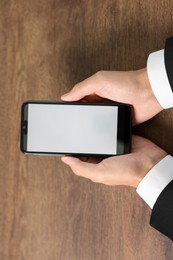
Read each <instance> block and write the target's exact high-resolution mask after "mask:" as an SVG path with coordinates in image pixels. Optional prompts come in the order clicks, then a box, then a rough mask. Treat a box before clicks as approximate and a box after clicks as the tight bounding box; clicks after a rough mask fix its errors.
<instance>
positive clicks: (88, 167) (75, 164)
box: [61, 156, 97, 179]
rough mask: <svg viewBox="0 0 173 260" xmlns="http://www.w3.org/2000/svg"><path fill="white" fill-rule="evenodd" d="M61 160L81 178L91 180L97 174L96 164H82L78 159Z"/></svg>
mask: <svg viewBox="0 0 173 260" xmlns="http://www.w3.org/2000/svg"><path fill="white" fill-rule="evenodd" d="M61 160H62V161H63V162H64V163H65V164H67V165H68V166H70V168H71V169H72V171H73V172H74V173H75V174H76V175H78V176H81V177H85V178H88V179H93V178H95V177H96V174H97V164H92V163H88V162H83V161H81V160H79V159H78V158H74V157H66V156H65V157H61Z"/></svg>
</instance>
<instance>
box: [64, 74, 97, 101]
mask: <svg viewBox="0 0 173 260" xmlns="http://www.w3.org/2000/svg"><path fill="white" fill-rule="evenodd" d="M100 89H101V84H100V81H99V80H98V77H97V73H96V74H94V75H93V76H91V77H89V78H87V79H85V80H83V81H82V82H80V83H78V84H76V85H75V86H74V87H73V88H72V90H71V91H70V92H68V93H66V94H65V95H63V96H61V99H62V100H64V101H77V100H80V99H82V98H84V97H85V96H89V95H93V94H97V92H98V91H99V90H100Z"/></svg>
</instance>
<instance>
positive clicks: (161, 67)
mask: <svg viewBox="0 0 173 260" xmlns="http://www.w3.org/2000/svg"><path fill="white" fill-rule="evenodd" d="M147 74H148V78H149V81H150V85H151V87H152V90H153V92H154V95H155V97H156V98H157V100H158V102H159V103H160V105H161V106H162V107H163V108H165V109H166V108H170V107H173V92H172V89H171V86H170V84H169V80H168V76H167V73H166V68H165V60H164V50H160V51H157V52H153V53H151V54H150V55H149V57H148V60H147Z"/></svg>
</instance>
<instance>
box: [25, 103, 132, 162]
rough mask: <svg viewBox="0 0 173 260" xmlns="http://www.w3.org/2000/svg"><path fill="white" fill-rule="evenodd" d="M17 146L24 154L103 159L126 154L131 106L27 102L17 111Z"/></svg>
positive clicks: (129, 136)
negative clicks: (101, 157) (19, 123)
mask: <svg viewBox="0 0 173 260" xmlns="http://www.w3.org/2000/svg"><path fill="white" fill-rule="evenodd" d="M20 146H21V151H22V152H24V153H28V154H47V155H70V156H105V157H107V156H114V155H121V154H126V153H129V152H130V147H131V106H130V105H125V104H119V103H115V102H110V103H109V102H108V103H87V102H86V103H84V102H61V101H60V102H50V101H27V102H25V103H23V105H22V108H21V144H20Z"/></svg>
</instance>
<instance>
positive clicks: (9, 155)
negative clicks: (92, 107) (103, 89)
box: [0, 0, 173, 260]
mask: <svg viewBox="0 0 173 260" xmlns="http://www.w3.org/2000/svg"><path fill="white" fill-rule="evenodd" d="M172 10H173V2H172V1H168V0H160V1H151V0H146V1H139V0H138V1H137V0H129V1H126V0H117V1H115V0H104V1H100V0H87V1H84V0H83V1H79V0H69V1H67V0H62V1H60V0H59V1H58V0H49V1H48V0H42V1H41V0H28V1H22V0H11V1H10V0H1V1H0V259H1V260H129V259H130V260H131V259H133V260H143V259H146V260H152V259H153V260H155V259H157V260H171V259H173V246H172V242H171V241H170V240H169V239H168V238H166V237H164V236H163V235H161V234H160V233H159V232H157V231H155V230H154V229H152V228H151V227H150V226H149V218H150V209H149V208H148V207H147V206H146V204H145V203H144V202H143V201H142V200H141V199H140V198H139V197H138V196H137V194H136V192H135V190H133V189H132V188H128V187H106V186H103V185H98V184H94V183H92V182H90V181H88V180H84V179H82V178H78V177H76V176H74V175H73V174H72V173H71V171H70V170H69V169H68V168H67V167H66V166H64V165H63V164H62V163H61V162H60V159H59V158H55V157H34V156H26V155H23V154H22V153H21V152H20V150H19V137H20V134H19V129H20V106H21V103H22V102H23V101H25V100H28V99H45V100H46V99H49V100H55V99H59V98H60V95H61V94H63V93H64V92H66V91H68V90H69V89H71V87H72V86H73V85H74V84H75V83H76V82H78V81H80V80H82V79H84V78H86V77H88V76H89V75H91V74H93V73H95V72H96V71H98V70H132V69H139V68H142V67H144V66H145V65H146V59H147V57H148V54H149V53H150V52H152V51H155V50H158V49H161V48H163V47H164V42H165V38H166V37H168V36H172V35H173V27H172V25H173V16H172ZM139 87H140V86H139ZM135 132H136V133H139V134H141V135H143V136H146V137H148V138H149V139H151V140H153V141H155V142H156V143H157V144H159V145H160V146H161V147H163V148H164V149H166V150H167V151H168V152H169V153H171V154H173V134H172V133H173V111H172V110H168V111H165V112H163V113H161V114H160V115H158V116H157V117H155V118H154V119H152V120H151V121H149V122H147V123H145V124H143V125H142V126H139V127H137V128H136V129H135Z"/></svg>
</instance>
